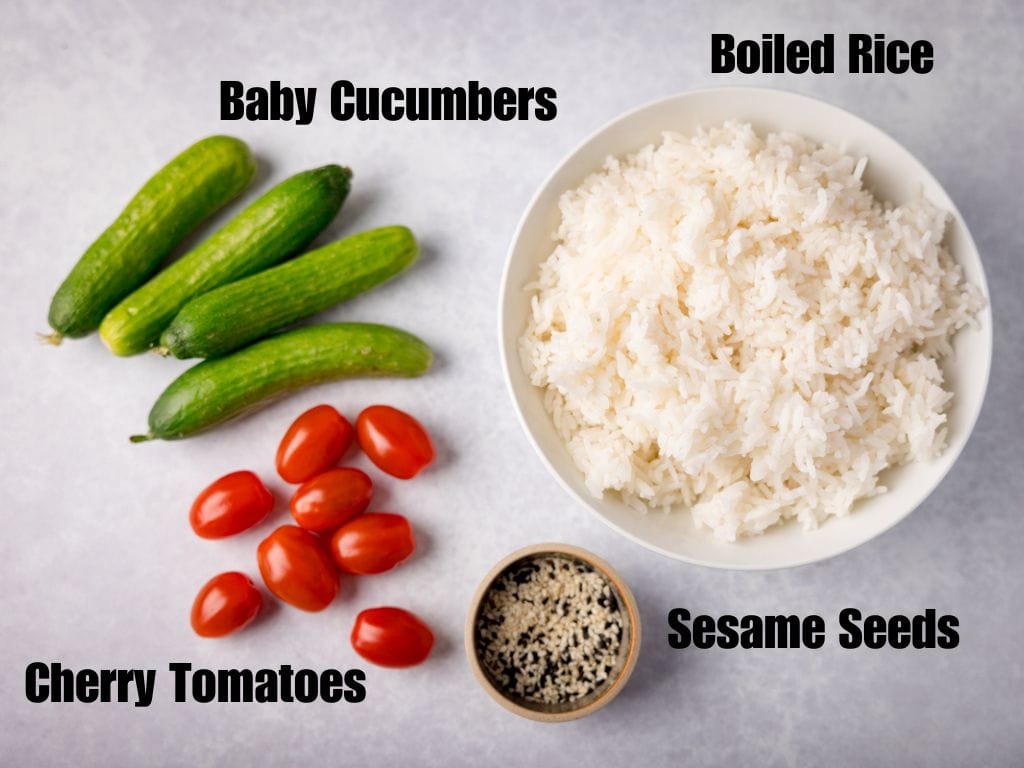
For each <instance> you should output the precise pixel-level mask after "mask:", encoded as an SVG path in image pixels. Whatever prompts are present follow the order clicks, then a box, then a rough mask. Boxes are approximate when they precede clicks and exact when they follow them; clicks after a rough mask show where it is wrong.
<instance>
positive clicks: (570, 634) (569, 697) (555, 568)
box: [475, 555, 624, 705]
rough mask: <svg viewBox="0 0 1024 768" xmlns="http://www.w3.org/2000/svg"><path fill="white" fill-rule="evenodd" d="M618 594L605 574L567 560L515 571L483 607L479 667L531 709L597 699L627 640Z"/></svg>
mask: <svg viewBox="0 0 1024 768" xmlns="http://www.w3.org/2000/svg"><path fill="white" fill-rule="evenodd" d="M613 589H614V588H613V587H612V585H611V584H610V583H609V582H608V579H607V578H606V577H605V576H604V574H602V573H600V572H599V571H597V570H595V569H594V568H593V567H592V566H590V565H589V564H587V563H584V562H582V561H579V560H576V559H574V558H570V557H567V556H562V555H543V556H538V557H535V558H531V559H526V560H522V561H519V562H516V563H513V564H512V565H511V566H509V568H507V569H506V570H505V571H504V572H502V573H501V574H500V575H499V576H498V577H497V578H496V579H495V581H494V583H492V584H491V586H490V588H489V589H488V591H487V593H486V594H485V595H484V599H483V601H482V603H481V606H480V611H479V614H478V617H477V623H476V628H475V639H476V646H477V649H478V650H479V655H480V661H481V664H482V666H483V667H484V669H485V670H486V671H487V673H488V675H489V676H490V677H491V679H492V680H493V681H494V682H495V684H496V685H498V687H500V688H501V689H503V690H504V691H506V692H508V693H510V694H512V695H514V696H516V697H518V698H520V699H523V700H525V701H527V702H532V703H538V704H549V705H550V704H568V703H572V702H574V701H578V700H579V699H582V698H585V697H587V696H590V695H591V694H593V693H595V692H597V691H599V690H600V689H601V688H603V687H605V686H606V685H608V684H609V683H610V681H611V673H612V670H613V669H615V668H616V666H617V664H618V660H619V656H620V652H621V650H622V639H623V636H624V631H623V630H624V625H623V616H622V613H621V611H620V609H619V601H618V599H617V598H616V595H615V594H614V591H613Z"/></svg>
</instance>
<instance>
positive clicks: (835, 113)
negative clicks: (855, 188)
mask: <svg viewBox="0 0 1024 768" xmlns="http://www.w3.org/2000/svg"><path fill="white" fill-rule="evenodd" d="M728 119H737V120H743V121H747V122H750V123H752V124H753V125H754V127H755V128H756V129H758V130H760V131H779V130H787V131H794V132H797V133H800V134H803V135H805V136H808V137H810V138H812V139H815V140H817V141H820V142H829V143H832V144H837V145H840V146H842V147H845V148H846V150H847V151H848V152H849V153H851V154H854V155H861V154H864V155H867V157H868V160H869V162H868V166H867V171H866V172H865V174H864V181H865V183H866V184H867V186H868V187H869V188H870V189H871V190H872V191H873V192H874V193H875V195H876V196H878V197H880V198H881V199H884V200H890V201H892V202H895V203H900V202H903V201H905V200H907V199H909V198H911V197H912V196H913V195H916V194H918V192H919V191H920V190H922V189H923V190H924V194H925V195H926V196H927V197H928V199H929V200H931V201H932V202H933V203H934V204H935V205H937V206H939V207H940V208H943V209H945V210H948V211H950V212H952V215H953V218H952V221H951V223H950V224H949V226H948V229H947V233H946V237H947V243H948V245H949V247H950V249H951V251H952V253H953V256H954V258H955V259H956V260H957V261H958V262H959V263H960V264H961V265H962V266H963V268H964V272H965V274H966V277H967V279H968V280H970V281H971V282H973V283H974V284H975V285H976V286H978V287H979V288H980V289H981V290H982V292H983V293H984V294H985V296H986V297H987V296H988V289H987V286H986V284H985V274H984V271H983V269H982V265H981V260H980V259H979V257H978V251H977V248H976V247H975V245H974V241H973V240H972V239H971V235H970V233H969V232H968V231H967V226H966V225H965V224H964V221H963V218H962V217H961V216H960V213H959V211H957V209H956V206H955V205H953V201H952V200H950V198H949V196H948V195H947V194H946V192H945V191H944V190H943V189H942V187H941V186H940V185H939V183H938V182H937V181H936V180H935V178H934V177H933V176H932V175H931V174H930V173H929V172H928V171H927V170H926V169H925V167H924V166H923V165H921V163H920V162H918V161H917V160H916V159H915V158H914V157H913V155H911V154H910V153H909V152H908V151H907V150H906V149H904V148H903V147H902V146H900V144H898V143H897V142H896V141H895V140H894V139H892V138H891V137H890V136H888V135H886V134H885V133H883V132H882V131H880V130H879V129H878V128H875V127H874V126H872V125H870V124H869V123H867V122H865V121H864V120H861V119H860V118H859V117H856V116H855V115H852V114H850V113H849V112H846V111H844V110H842V109H839V108H838V107H834V106H832V105H830V104H826V103H824V102H822V101H818V100H816V99H812V98H809V97H807V96H801V95H798V94H795V93H788V92H785V91H777V90H770V89H763V88H715V89H712V90H705V91H695V92H691V93H684V94H681V95H679V96H673V97H670V98H668V99H664V100H662V101H657V102H654V103H652V104H648V105H646V106H643V107H640V108H639V109H636V110H634V111H632V112H629V113H627V114H625V115H623V116H621V117H619V118H616V119H615V120H613V121H612V122H610V123H608V124H607V125H605V126H604V127H603V128H601V129H600V130H598V131H597V132H596V133H594V134H593V135H591V136H590V137H589V138H587V139H586V140H584V141H583V143H582V144H580V145H579V146H578V147H577V148H576V149H575V150H573V151H572V152H571V153H570V154H569V155H568V157H566V158H565V159H564V160H563V161H562V162H561V163H560V164H559V166H558V167H557V168H556V169H555V170H554V172H553V173H552V174H551V175H550V176H549V177H548V178H547V180H546V181H545V182H544V183H543V184H542V185H541V187H540V190H539V191H538V192H537V194H536V195H534V198H533V200H532V201H531V202H530V205H529V206H528V207H527V209H526V212H525V213H524V214H523V218H522V220H521V221H520V223H519V228H518V229H517V230H516V233H515V236H514V237H513V239H512V245H511V247H510V248H509V252H508V260H507V263H506V265H505V273H504V276H503V279H502V284H501V296H500V315H499V336H500V343H501V355H502V361H503V365H504V369H505V378H506V381H507V382H508V386H509V390H510V391H511V394H512V400H513V402H514V403H515V407H516V410H517V411H518V413H519V418H520V421H521V423H522V425H523V428H524V429H525V430H526V433H527V435H528V436H529V438H530V440H531V442H532V443H533V446H534V447H535V448H536V449H537V453H538V454H539V455H540V457H541V459H542V461H543V462H544V464H545V465H546V466H547V468H548V469H549V470H550V471H551V473H552V474H553V475H554V476H555V477H556V478H557V479H558V481H559V482H560V483H561V484H562V486H563V487H564V488H565V489H566V490H567V491H568V492H569V493H570V494H572V495H573V496H575V497H576V499H578V500H579V501H580V503H582V504H583V505H584V506H586V507H588V508H590V509H591V510H593V511H594V512H595V513H596V514H597V515H598V516H599V517H601V518H602V519H603V520H604V521H605V522H606V523H608V524H609V525H611V526H612V527H613V528H614V529H616V530H617V531H619V532H620V533H623V534H624V535H626V536H628V537H629V538H631V539H633V540H634V541H636V542H638V543H640V544H643V545H644V546H645V547H648V548H650V549H652V550H654V551H656V552H660V553H662V554H664V555H668V556H669V557H674V558H678V559H680V560H685V561H687V562H690V563H695V564H698V565H706V566H712V567H717V568H735V569H767V568H784V567H789V566H795V565H802V564H804V563H810V562H814V561H816V560H822V559H824V558H827V557H831V556H833V555H837V554H839V553H841V552H845V551H846V550H849V549H852V548H853V547H855V546H857V545H859V544H863V543H864V542H865V541H868V540H869V539H871V538H873V537H874V536H877V535H878V534H880V533H882V532H883V531H885V530H887V529H888V528H890V527H891V526H893V525H895V524H896V523H897V522H899V521H900V520H902V519H903V518H904V517H906V516H907V515H908V514H909V513H910V512H911V511H912V510H913V509H914V508H915V507H917V506H918V505H919V504H920V503H921V502H922V501H924V499H925V497H927V496H928V494H929V493H931V491H932V490H933V489H934V488H935V487H936V486H937V485H938V484H939V481H940V480H942V478H943V477H944V476H945V474H946V473H947V472H948V471H949V469H950V468H951V467H952V466H953V463H954V462H955V461H956V459H957V456H959V455H960V451H961V450H963V447H964V445H965V444H966V443H967V438H968V437H969V435H970V433H971V429H972V428H973V427H974V423H975V420H976V419H977V417H978V413H979V412H980V410H981V403H982V400H983V399H984V396H985V388H986V386H987V384H988V374H989V366H990V363H991V358H992V317H991V314H990V312H989V310H988V309H987V308H986V309H985V311H984V312H982V313H981V315H980V317H979V318H978V319H979V322H980V329H979V330H973V329H965V330H963V331H961V332H960V333H959V334H958V335H957V336H956V339H955V343H954V346H955V350H956V354H955V356H954V357H953V358H951V359H948V360H946V361H945V364H944V369H945V372H946V376H947V382H948V384H949V386H950V387H952V390H953V392H954V395H955V397H954V401H953V405H952V408H951V410H950V412H949V444H948V446H947V448H946V450H945V451H944V452H943V453H942V455H941V456H940V457H939V458H938V459H936V460H934V461H931V462H926V463H925V462H915V463H912V464H908V465H906V466H904V467H900V468H898V469H894V470H890V471H888V472H887V473H885V474H884V475H883V478H882V482H883V484H884V485H885V486H886V487H888V488H889V491H888V493H885V494H882V495H880V496H877V497H874V498H872V499H868V500H863V501H860V502H858V503H857V504H856V506H855V507H854V509H853V511H852V512H851V514H849V515H848V516H846V517H844V518H841V519H830V520H829V521H828V522H827V523H825V524H824V525H822V526H821V527H820V528H819V529H818V530H816V531H810V532H805V531H803V530H802V529H801V528H800V527H799V525H796V524H786V525H782V526H777V527H775V528H774V529H770V530H769V531H768V532H767V533H765V534H764V535H761V536H757V537H753V538H748V539H745V540H742V541H740V542H738V543H735V544H729V543H725V542H720V541H718V540H716V539H715V538H714V537H713V536H712V534H711V533H710V531H708V530H707V529H701V530H697V529H695V528H694V525H693V521H692V518H691V516H690V514H689V513H688V511H687V510H685V509H678V510H673V511H672V512H671V513H660V512H651V513H648V514H646V515H645V514H640V513H637V512H635V511H633V510H631V509H629V508H628V507H626V505H625V504H623V503H622V502H621V501H620V500H618V499H617V498H614V497H613V495H611V494H606V496H605V498H604V499H595V498H593V497H592V496H591V495H590V494H589V493H588V492H587V490H586V488H585V487H584V484H583V476H582V474H581V473H580V472H579V470H578V469H577V468H576V466H575V465H574V464H573V462H572V459H571V458H570V457H569V454H568V451H567V450H566V448H565V446H564V445H563V443H562V440H561V438H559V436H558V434H557V433H556V431H555V428H554V425H553V424H552V421H551V418H550V417H549V416H548V414H547V412H546V411H545V410H544V406H543V403H542V392H541V390H540V389H538V388H537V387H534V386H532V385H531V384H530V383H529V380H528V379H527V377H526V374H525V373H524V371H523V368H522V365H521V363H520V360H519V353H518V340H519V337H520V336H521V335H522V333H523V330H524V329H525V328H526V323H527V317H528V312H529V293H528V292H526V291H525V290H523V286H525V285H526V284H527V283H529V282H530V281H532V280H534V279H536V274H537V269H538V266H539V264H540V263H541V261H542V260H543V259H545V258H546V257H547V256H548V255H549V254H550V252H551V250H552V247H553V243H552V240H551V234H552V232H553V231H554V230H555V228H556V226H557V224H558V221H559V214H558V198H559V196H560V195H561V193H562V192H564V191H565V190H567V189H571V188H573V187H576V186H577V185H579V183H580V182H581V181H582V180H583V179H584V177H586V176H587V175H588V174H589V173H592V172H593V171H595V170H597V169H599V168H600V166H601V164H602V161H603V160H604V159H605V157H607V156H608V155H622V154H627V153H631V152H635V151H637V150H638V149H640V148H641V147H643V146H645V145H646V144H650V143H652V142H657V141H658V140H659V138H660V136H661V133H662V131H665V130H675V131H680V132H683V133H685V132H689V131H692V130H694V129H695V128H697V127H698V126H700V125H704V126H709V125H715V124H719V123H722V122H724V121H725V120H728Z"/></svg>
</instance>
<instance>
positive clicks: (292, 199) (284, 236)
mask: <svg viewBox="0 0 1024 768" xmlns="http://www.w3.org/2000/svg"><path fill="white" fill-rule="evenodd" d="M351 177H352V172H351V171H350V170H349V169H348V168H342V167H341V166H338V165H325V166H323V167H322V168H315V169H313V170H310V171H305V172H303V173H299V174H297V175H295V176H292V177H291V178H289V179H286V180H284V181H282V182H281V183H280V184H278V185H277V186H276V187H274V188H273V189H271V190H270V191H269V192H267V193H266V194H264V195H263V196H262V197H260V198H259V199H258V200H256V201H255V202H254V203H252V204H251V205H250V206H249V207H248V208H246V209H245V210H244V211H242V212H241V213H240V214H238V215H237V216H235V217H234V218H233V219H231V221H229V222H228V223H227V224H225V225H224V226H223V227H221V228H220V229H219V230H218V231H217V232H215V233H214V234H212V235H211V236H210V237H209V238H207V239H206V240H204V241H203V242H202V243H200V244H199V245H198V246H196V247H195V248H193V249H192V250H191V251H189V252H188V253H187V254H185V255H184V256H182V257H181V258H180V259H179V260H178V261H176V262H174V263H173V264H171V265H170V266H169V267H167V268H166V269H164V270H162V271H161V272H159V273H158V274H157V275H156V276H155V277H154V278H153V279H152V280H150V281H149V282H148V283H146V284H145V285H143V286H142V287H141V288H139V289H138V290H136V291H134V292H133V293H131V294H130V295H128V296H127V297H126V298H125V299H123V300H122V301H121V303H120V304H118V305H117V306H116V307H114V308H113V309H112V310H110V312H109V313H108V314H107V316H106V317H104V318H103V322H102V323H100V338H101V339H103V341H104V343H106V345H107V346H108V347H109V348H110V350H111V351H112V352H113V353H114V354H117V355H134V354H137V353H139V352H143V351H145V350H146V349H148V348H149V347H151V346H153V345H154V344H155V343H156V341H157V340H158V339H159V338H160V332H161V331H163V329H164V328H166V327H167V324H168V323H170V322H171V320H173V319H174V316H175V315H176V314H177V313H178V310H179V309H181V308H182V307H183V306H184V305H185V304H186V303H187V302H188V300H189V299H191V298H193V297H194V296H198V295H200V294H203V293H206V292H207V291H209V290H211V289H213V288H216V287H217V286H219V285H223V284H224V283H229V282H231V281H232V280H237V279H238V278H240V277H245V276H247V275H251V274H254V273H256V272H259V271H260V270H263V269H266V268H267V267H270V266H273V265H274V264H277V263H278V262H280V261H283V260H284V259H286V258H288V257H289V256H292V255H294V254H295V253H298V252H299V251H300V250H302V249H303V248H305V247H306V246H307V245H309V243H310V242H311V241H312V240H313V238H314V237H316V236H317V235H318V234H320V232H321V231H322V230H323V228H324V227H326V226H327V225H328V224H329V223H330V221H331V219H333V218H334V216H335V215H336V214H337V213H338V209H339V208H341V204H342V203H343V202H344V200H345V197H346V195H348V190H349V181H350V179H351Z"/></svg>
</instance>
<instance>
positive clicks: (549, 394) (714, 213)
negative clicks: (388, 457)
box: [499, 88, 992, 569]
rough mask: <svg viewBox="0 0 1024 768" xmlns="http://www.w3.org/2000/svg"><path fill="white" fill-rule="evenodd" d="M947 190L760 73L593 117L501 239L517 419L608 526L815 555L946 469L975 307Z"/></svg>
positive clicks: (974, 376)
mask: <svg viewBox="0 0 1024 768" xmlns="http://www.w3.org/2000/svg"><path fill="white" fill-rule="evenodd" d="M987 295H988V291H987V286H986V283H985V274H984V270H983V268H982V264H981V260H980V258H979V256H978V252H977V248H976V247H975V245H974V242H973V240H972V239H971V236H970V233H969V232H968V230H967V227H966V225H965V224H964V221H963V219H962V217H961V215H960V213H959V212H958V211H957V209H956V206H955V205H954V204H953V201H952V200H951V199H950V198H949V196H948V195H947V194H946V192H945V191H944V190H943V189H942V187H941V186H940V185H939V183H938V182H937V181H936V180H935V178H934V177H933V176H932V175H931V174H930V173H929V172H928V171H927V169H925V167H924V166H923V165H921V163H920V162H918V161H917V160H916V159H915V158H914V157H913V155H911V154H910V153H909V152H908V151H907V150H906V149H904V148H903V147H902V146H901V145H900V144H898V143H897V142H896V141H895V140H894V139H892V138H891V137H889V136H888V135H887V134H885V133H883V132H882V131H881V130H879V129H878V128H875V127H874V126H872V125H870V124H869V123H867V122H865V121H864V120H862V119H860V118H858V117H856V116H854V115H852V114H850V113H849V112H846V111H844V110H842V109H839V108H837V107H834V106H832V105H830V104H827V103H825V102H822V101H818V100H816V99H812V98H809V97H807V96H802V95H798V94H794V93H788V92H784V91H777V90H770V89H761V88H718V89H712V90H705V91H696V92H691V93H686V94H682V95H679V96H674V97H671V98H668V99H665V100H662V101H658V102H655V103H652V104H648V105H646V106H643V107H640V108H639V109H637V110H634V111H632V112H629V113H627V114H625V115H623V116H621V117H619V118H617V119H615V120H613V121H612V122H611V123H609V124H607V125H606V126H604V127H603V128H601V129H600V130H598V131H597V132H596V133H594V134H593V135H591V136H590V137H589V138H587V139H586V140H585V141H583V143H582V144H580V145H579V146H578V147H577V148H576V149H575V150H574V151H573V152H572V153H570V154H569V155H568V156H567V157H566V158H565V159H564V160H563V161H562V163H561V164H560V165H559V166H558V167H557V168H556V169H555V170H554V172H553V173H552V174H551V175H550V176H549V177H548V179H547V180H546V181H545V182H544V183H543V184H542V186H541V188H540V189H539V191H538V192H537V194H536V195H535V196H534V198H533V200H532V201H531V203H530V204H529V206H528V207H527V210H526V212H525V213H524V215H523V218H522V220H521V221H520V224H519V227H518V229H517V231H516V233H515V236H514V237H513V240H512V244H511V247H510V249H509V254H508V259H507V263H506V266H505V272H504V276H503V279H502V286H501V298H500V315H499V334H500V343H501V351H502V360H503V365H504V372H505V376H506V381H507V383H508V386H509V390H510V392H511V395H512V400H513V402H514V404H515V407H516V410H517V412H518V415H519V418H520V421H521V423H522V425H523V428H524V429H525V431H526V433H527V435H528V437H529V439H530V441H531V442H532V444H533V446H534V447H535V449H536V450H537V453H538V454H539V456H540V457H541V460H542V461H543V462H544V464H545V465H546V466H547V467H548V469H549V470H550V471H551V473H552V474H553V475H554V477H555V478H556V479H557V480H558V481H559V482H560V483H561V485H562V486H563V487H564V488H565V489H566V490H567V491H568V492H569V493H570V494H571V495H572V496H574V497H575V498H576V499H578V500H579V501H580V502H581V503H582V504H583V505H584V506H586V507H588V508H589V509H591V510H593V511H594V512H595V513H596V514H597V515H598V516H599V517H601V518H602V519H603V520H604V521H605V522H606V523H608V524H609V525H611V526H612V527H613V528H615V529H616V530H618V531H620V532H621V533H623V534H625V535H626V536H628V537H629V538H631V539H633V540H635V541H637V542H639V543H640V544H643V545H644V546H646V547H648V548H650V549H652V550H655V551H657V552H660V553H662V554H665V555H668V556H670V557H674V558H677V559H680V560H684V561H687V562H691V563H695V564H699V565H706V566H713V567H722V568H734V569H767V568H782V567H789V566H794V565H801V564H805V563H810V562H814V561H817V560H821V559H824V558H827V557H831V556H833V555H836V554H839V553H841V552H844V551H846V550H849V549H851V548H853V547H855V546H857V545H859V544H862V543H864V542H866V541H868V540H869V539H871V538H873V537H874V536H877V535H878V534H880V533H882V532H883V531H885V530H887V529H888V528H890V527H891V526H893V525H895V524H896V523H897V522H898V521H900V520H901V519H903V518H904V517H905V516H906V515H908V514H909V513H910V512H911V511H912V510H914V509H915V508H916V507H917V506H918V505H920V504H921V503H922V502H923V501H924V499H925V498H926V497H927V496H928V494H929V493H931V491H932V490H933V489H934V488H935V487H936V486H937V485H938V484H939V482H940V481H941V480H942V478H943V477H944V476H945V475H946V473H947V472H948V471H949V470H950V469H951V467H952V466H953V463H954V462H955V461H956V459H957V457H958V456H959V454H960V452H961V450H962V449H963V447H964V445H965V444H966V442H967V439H968V437H969V435H970V432H971V429H972V428H973V426H974V423H975V421H976V419H977V416H978V413H979V412H980V410H981V405H982V401H983V399H984V395H985V389H986V386H987V383H988V372H989V367H990V363H991V356H992V321H991V314H990V310H989V306H988V300H987Z"/></svg>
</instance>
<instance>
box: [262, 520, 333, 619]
mask: <svg viewBox="0 0 1024 768" xmlns="http://www.w3.org/2000/svg"><path fill="white" fill-rule="evenodd" d="M256 559H257V561H258V562H259V566H260V574H261V575H262V576H263V582H264V583H265V584H266V585H267V589H269V590H270V591H271V592H273V593H274V595H276V596H277V597H279V598H280V599H281V600H284V601H285V602H286V603H289V604H290V605H294V606H295V607H296V608H301V609H302V610H304V611H322V610H323V609H324V608H326V607H327V606H328V605H330V604H331V601H332V600H334V596H335V595H337V594H338V569H337V568H336V567H335V565H334V561H333V560H331V556H330V555H329V554H328V553H327V549H326V548H325V547H324V544H323V542H322V541H321V540H320V539H319V538H318V537H317V536H315V535H314V534H312V533H310V532H309V531H306V530H303V529H302V528H297V527H295V526H294V525H282V526H281V527H280V528H278V529H277V530H276V531H274V532H273V533H272V534H270V535H269V536H267V538H265V539H264V540H263V541H261V542H260V545H259V547H258V548H257V549H256Z"/></svg>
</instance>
